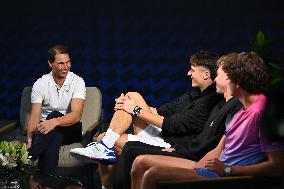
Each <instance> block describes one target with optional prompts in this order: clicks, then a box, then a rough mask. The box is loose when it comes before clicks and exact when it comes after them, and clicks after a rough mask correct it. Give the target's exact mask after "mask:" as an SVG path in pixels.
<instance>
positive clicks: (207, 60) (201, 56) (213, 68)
mask: <svg viewBox="0 0 284 189" xmlns="http://www.w3.org/2000/svg"><path fill="white" fill-rule="evenodd" d="M217 60H218V55H217V54H215V53H211V52H209V51H200V52H198V53H195V54H193V55H192V56H191V57H190V60H189V63H190V65H192V66H202V67H204V68H207V69H208V70H209V72H210V78H211V79H212V80H214V79H215V77H216V75H217Z"/></svg>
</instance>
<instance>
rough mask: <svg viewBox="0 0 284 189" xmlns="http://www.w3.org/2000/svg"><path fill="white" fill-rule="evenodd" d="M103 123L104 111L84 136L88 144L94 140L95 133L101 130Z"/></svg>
mask: <svg viewBox="0 0 284 189" xmlns="http://www.w3.org/2000/svg"><path fill="white" fill-rule="evenodd" d="M102 124H103V113H102V114H101V116H100V118H99V120H97V121H96V122H95V123H94V124H93V126H92V127H90V128H89V129H88V130H87V131H86V133H85V136H84V138H85V140H86V143H87V144H89V143H90V142H93V137H94V135H95V134H97V133H98V132H99V131H100V129H101V126H102Z"/></svg>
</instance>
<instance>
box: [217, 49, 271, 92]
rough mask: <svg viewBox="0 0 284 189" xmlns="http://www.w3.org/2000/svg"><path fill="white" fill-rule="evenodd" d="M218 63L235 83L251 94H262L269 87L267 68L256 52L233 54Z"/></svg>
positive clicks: (223, 57) (222, 58)
mask: <svg viewBox="0 0 284 189" xmlns="http://www.w3.org/2000/svg"><path fill="white" fill-rule="evenodd" d="M217 62H218V65H222V69H223V71H224V72H226V73H227V74H228V77H229V79H230V80H231V81H232V82H233V83H236V84H238V85H239V86H240V87H241V88H243V89H244V90H246V91H247V92H249V93H252V94H259V93H262V92H264V91H265V89H266V88H267V86H268V83H269V74H268V70H267V67H266V65H265V63H264V62H263V60H262V58H261V57H259V56H258V55H257V54H256V53H254V52H242V53H239V54H237V53H231V54H228V55H225V56H222V57H221V58H220V59H219V60H218V61H217Z"/></svg>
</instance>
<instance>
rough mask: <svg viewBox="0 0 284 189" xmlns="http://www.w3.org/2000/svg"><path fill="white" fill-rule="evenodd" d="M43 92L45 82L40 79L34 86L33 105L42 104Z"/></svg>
mask: <svg viewBox="0 0 284 189" xmlns="http://www.w3.org/2000/svg"><path fill="white" fill-rule="evenodd" d="M43 91H44V87H43V81H42V79H41V78H40V79H38V80H37V81H36V82H35V83H34V85H33V88H32V93H31V103H42V101H43Z"/></svg>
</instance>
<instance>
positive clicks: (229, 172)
mask: <svg viewBox="0 0 284 189" xmlns="http://www.w3.org/2000/svg"><path fill="white" fill-rule="evenodd" d="M231 172H232V168H231V167H229V166H227V167H225V169H224V174H225V176H226V177H228V176H230V175H231Z"/></svg>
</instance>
